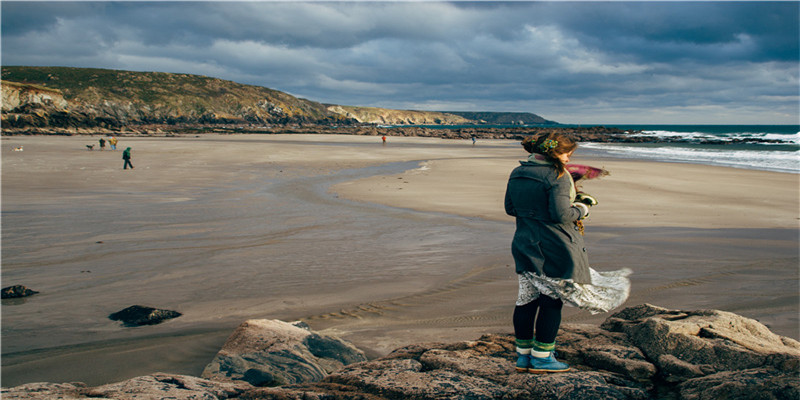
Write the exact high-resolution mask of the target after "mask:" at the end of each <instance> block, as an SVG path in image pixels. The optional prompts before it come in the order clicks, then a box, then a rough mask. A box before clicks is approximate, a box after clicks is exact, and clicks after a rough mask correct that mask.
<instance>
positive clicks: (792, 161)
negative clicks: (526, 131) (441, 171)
mask: <svg viewBox="0 0 800 400" xmlns="http://www.w3.org/2000/svg"><path fill="white" fill-rule="evenodd" d="M393 126H398V127H399V126H408V125H393ZM411 126H419V127H425V128H431V129H458V128H474V127H483V128H542V127H559V128H570V127H575V128H587V127H594V126H603V127H607V128H618V129H621V130H624V131H628V132H632V133H631V134H632V135H642V136H651V137H657V138H661V139H663V140H661V141H655V142H651V143H596V142H586V143H582V144H581V147H583V148H585V149H590V150H592V151H593V152H595V153H598V154H600V155H607V156H612V157H618V158H628V159H639V160H649V161H660V162H676V163H692V164H703V165H712V166H725V167H732V168H741V169H752V170H762V171H773V172H784V173H793V174H800V124H772V125H755V124H728V125H722V124H674V125H671V124H550V125H411ZM633 132H635V133H633Z"/></svg>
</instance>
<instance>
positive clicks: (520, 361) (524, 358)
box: [516, 353, 531, 372]
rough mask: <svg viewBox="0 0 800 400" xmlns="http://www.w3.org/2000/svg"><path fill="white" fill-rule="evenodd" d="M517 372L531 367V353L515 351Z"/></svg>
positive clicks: (525, 370) (526, 370)
mask: <svg viewBox="0 0 800 400" xmlns="http://www.w3.org/2000/svg"><path fill="white" fill-rule="evenodd" d="M517 356H518V357H517V366H516V368H517V372H528V369H530V367H531V355H530V354H519V353H517Z"/></svg>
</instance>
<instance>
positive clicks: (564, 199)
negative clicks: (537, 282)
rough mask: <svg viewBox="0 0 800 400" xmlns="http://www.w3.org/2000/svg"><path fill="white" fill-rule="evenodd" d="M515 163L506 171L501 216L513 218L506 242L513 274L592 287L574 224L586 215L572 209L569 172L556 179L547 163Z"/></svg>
mask: <svg viewBox="0 0 800 400" xmlns="http://www.w3.org/2000/svg"><path fill="white" fill-rule="evenodd" d="M520 164H522V165H520V166H519V167H517V168H515V169H514V171H512V172H511V176H510V177H509V179H508V186H507V188H506V198H505V208H506V213H507V214H508V215H512V216H514V217H516V218H517V230H516V233H515V234H514V240H513V242H512V243H511V254H512V255H513V256H514V262H515V264H516V271H517V273H522V272H524V271H530V272H534V273H536V274H538V275H544V276H548V277H551V278H562V279H572V280H574V281H575V282H577V283H591V278H590V275H589V259H588V256H587V254H586V246H585V244H584V242H583V236H582V235H581V233H580V230H579V229H578V227H577V226H576V225H575V221H577V220H578V219H581V218H583V217H585V215H584V214H583V213H584V211H582V209H581V208H579V207H576V206H573V205H572V204H573V200H574V199H573V198H572V190H571V188H572V185H574V183H573V181H572V179H571V178H570V176H569V173H566V172H565V173H564V174H563V175H561V177H560V178H559V177H558V172H557V171H556V169H555V168H554V167H553V166H552V165H550V164H539V163H535V162H530V161H522V162H520Z"/></svg>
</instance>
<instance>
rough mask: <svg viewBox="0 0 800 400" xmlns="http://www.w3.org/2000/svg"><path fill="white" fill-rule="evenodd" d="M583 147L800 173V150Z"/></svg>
mask: <svg viewBox="0 0 800 400" xmlns="http://www.w3.org/2000/svg"><path fill="white" fill-rule="evenodd" d="M581 147H582V148H587V149H592V150H598V151H600V152H602V153H604V154H607V155H610V156H614V157H620V158H635V159H647V160H654V161H665V162H683V163H696V164H705V165H718V166H725V167H734V168H744V169H757V170H764V171H776V172H789V173H796V174H800V150H792V151H771V150H733V149H731V150H728V149H709V148H689V147H677V146H654V147H645V146H631V145H618V144H610V143H582V144H581Z"/></svg>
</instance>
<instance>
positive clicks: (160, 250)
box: [0, 135, 800, 386]
mask: <svg viewBox="0 0 800 400" xmlns="http://www.w3.org/2000/svg"><path fill="white" fill-rule="evenodd" d="M98 139H99V137H93V138H92V137H3V140H2V153H0V154H1V155H2V211H3V213H2V284H3V287H5V286H9V285H13V284H23V285H26V286H28V287H30V288H33V289H35V290H38V291H40V292H41V293H40V294H38V295H36V296H33V297H30V298H28V299H26V300H24V301H13V302H12V301H8V300H6V301H4V302H3V306H2V384H3V386H14V385H17V384H21V383H26V382H34V381H54V382H61V381H82V382H86V383H89V384H100V383H105V382H111V381H118V380H122V379H127V378H130V377H133V376H137V375H144V374H148V373H152V372H156V371H160V372H172V373H184V374H193V375H199V374H200V372H201V371H202V369H203V367H204V366H205V365H206V364H207V363H208V361H209V360H210V359H211V357H213V355H214V354H215V353H216V351H217V350H218V349H219V347H220V346H221V345H222V343H223V342H224V340H225V339H226V337H227V336H228V335H229V334H230V333H231V332H232V330H233V329H234V328H235V327H236V326H237V325H238V324H239V323H241V322H242V321H244V320H246V319H250V318H279V319H284V320H298V319H302V320H304V321H306V322H307V323H308V324H309V325H310V326H311V327H312V328H313V329H317V330H325V331H328V332H332V333H336V334H339V335H341V336H342V337H344V338H345V339H347V340H350V341H352V342H353V343H354V344H356V345H357V346H358V347H360V348H362V349H364V350H366V351H367V352H368V354H370V355H371V356H378V355H381V354H385V353H387V352H388V351H391V350H392V349H394V348H396V347H399V346H402V345H405V344H409V343H414V342H421V341H451V340H462V339H474V338H477V337H478V336H480V334H482V333H488V332H510V330H511V328H510V315H511V307H512V306H513V302H514V299H515V298H516V278H515V276H514V272H513V267H511V264H512V263H513V260H512V259H511V255H510V251H509V245H510V240H511V236H512V235H513V229H514V226H513V219H511V218H510V217H507V216H505V215H504V213H503V205H502V201H503V193H504V190H505V184H506V179H507V177H508V174H509V172H510V171H511V169H513V168H514V167H515V166H516V165H517V160H519V159H522V158H523V157H524V156H525V154H524V151H522V149H521V147H520V146H518V145H517V144H515V143H512V142H508V141H487V140H479V141H478V144H477V146H472V143H471V142H470V141H467V140H464V141H461V140H441V139H432V138H401V137H389V141H388V143H387V144H386V145H383V144H381V143H380V137H370V136H345V135H342V136H338V135H291V136H290V135H204V136H202V137H194V136H192V137H174V138H120V144H119V146H118V147H119V149H118V150H117V151H116V152H112V151H109V150H105V151H98V150H94V151H88V150H86V148H85V145H86V144H92V143H96V142H97V140H98ZM20 145H24V151H23V152H13V151H11V149H12V148H13V147H16V146H20ZM127 146H131V147H132V148H133V164H134V165H135V166H136V168H135V169H134V170H122V160H121V152H122V149H124V148H125V147H127ZM95 147H96V146H95ZM573 162H576V163H585V164H590V165H595V166H603V167H605V168H607V169H608V170H610V171H611V175H610V176H608V177H604V178H602V179H600V180H595V181H590V182H586V183H585V184H584V189H585V190H586V191H587V192H589V193H591V194H593V195H595V196H596V197H597V198H598V199H599V201H600V204H599V205H598V206H597V207H595V208H594V209H593V210H592V215H591V216H590V218H589V220H588V221H587V234H586V241H587V245H588V246H587V247H588V248H589V257H590V261H591V262H592V264H593V266H594V267H595V268H596V269H599V270H609V269H618V268H621V267H628V268H632V269H633V270H634V275H633V276H632V281H633V292H632V294H631V298H630V299H629V301H628V303H627V305H634V304H640V303H644V302H647V303H651V304H656V305H660V306H664V307H670V308H687V309H699V308H714V309H722V310H727V311H732V312H736V313H739V314H742V315H745V316H748V317H751V318H756V319H758V320H760V321H761V322H763V323H765V324H766V325H768V326H769V327H770V328H771V329H772V330H773V331H775V332H776V333H779V334H782V335H786V336H790V337H793V338H795V339H798V338H800V332H798V317H797V315H798V309H799V307H798V268H797V266H798V229H797V228H798V210H799V209H800V207H798V201H799V200H798V193H799V192H798V186H799V184H798V179H797V175H794V174H782V173H772V172H761V171H748V170H741V169H731V168H718V167H708V166H698V165H689V164H666V163H653V162H640V161H630V160H616V159H611V158H605V157H602V155H601V154H596V153H591V152H586V153H584V152H581V150H579V152H578V153H577V154H576V156H575V157H574V159H573ZM133 304H141V305H148V306H153V307H158V308H167V309H173V310H178V311H180V312H181V313H183V316H181V317H180V318H177V319H174V320H171V321H168V322H166V323H163V324H160V325H156V326H149V327H139V328H123V327H122V326H120V325H119V323H117V322H114V321H110V320H108V319H107V316H108V314H110V313H113V312H116V311H119V310H121V309H123V308H125V307H128V306H130V305H133ZM564 316H565V317H564V321H565V322H567V323H569V322H580V323H597V322H601V321H602V320H603V319H605V318H606V317H607V316H608V315H607V314H600V315H595V316H592V315H590V314H588V313H585V312H583V311H579V310H575V309H570V308H567V309H565V314H564Z"/></svg>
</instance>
